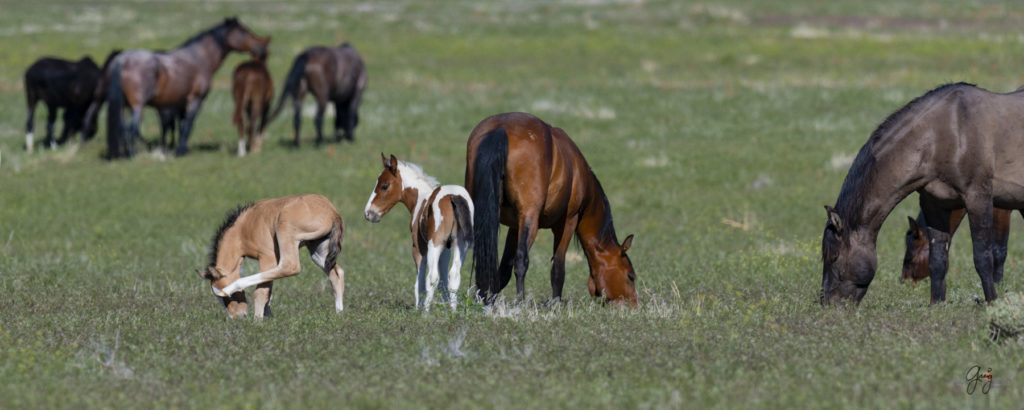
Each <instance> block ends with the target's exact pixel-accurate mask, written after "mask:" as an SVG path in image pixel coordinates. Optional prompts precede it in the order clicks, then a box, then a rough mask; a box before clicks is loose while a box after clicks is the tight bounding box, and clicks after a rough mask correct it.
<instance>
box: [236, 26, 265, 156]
mask: <svg viewBox="0 0 1024 410" xmlns="http://www.w3.org/2000/svg"><path fill="white" fill-rule="evenodd" d="M267 38H269V37H267ZM267 56H268V55H267V54H266V53H264V54H263V55H262V56H260V57H255V58H253V59H252V60H250V61H246V62H244V63H242V64H239V65H238V67H235V72H234V73H233V74H232V78H233V80H232V82H231V93H232V95H233V96H234V97H235V114H234V115H233V116H232V117H231V121H232V122H233V123H234V124H235V126H236V127H238V156H240V157H243V156H245V147H246V142H245V137H246V136H248V145H249V150H250V151H252V153H253V154H258V153H259V152H260V147H261V146H262V145H263V129H264V128H266V126H267V113H268V112H269V111H270V104H271V102H272V101H273V100H274V80H273V79H272V78H270V71H269V70H267V62H266V61H267ZM257 119H259V126H257V125H256V120H257Z"/></svg>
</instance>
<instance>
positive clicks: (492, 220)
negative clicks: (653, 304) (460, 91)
mask: <svg viewBox="0 0 1024 410" xmlns="http://www.w3.org/2000/svg"><path fill="white" fill-rule="evenodd" d="M466 189H467V190H469V192H470V194H471V196H472V198H473V202H474V205H475V206H476V216H475V218H474V219H473V229H474V232H475V235H474V238H473V243H474V250H473V266H474V269H475V273H476V286H477V291H478V292H479V293H480V296H481V297H483V298H484V301H485V303H491V302H493V300H494V298H495V297H496V296H497V295H498V293H499V292H501V290H502V289H504V288H505V286H506V285H507V284H508V282H509V280H510V278H511V272H512V269H513V267H514V268H515V273H516V293H517V295H518V297H519V299H520V300H522V299H523V298H524V296H525V288H524V285H525V282H524V280H525V277H526V270H527V267H528V266H529V260H530V258H529V255H528V253H529V251H530V247H531V246H532V245H533V241H534V239H535V238H536V236H537V230H538V229H540V228H545V229H551V232H552V233H553V234H554V239H555V240H554V245H555V250H554V256H553V257H552V265H551V295H552V301H557V300H559V299H560V298H561V296H562V285H563V283H564V281H565V252H566V250H567V249H568V247H569V243H570V241H571V239H572V236H573V232H575V233H576V236H577V237H578V238H579V241H580V244H581V245H582V246H583V253H584V255H585V256H586V258H587V263H588V265H589V267H590V277H589V281H588V288H589V290H590V294H591V295H592V296H594V297H604V298H605V299H606V300H609V301H612V302H613V303H623V302H627V303H629V304H630V305H631V306H634V307H635V306H637V295H636V288H635V284H634V282H635V280H636V273H635V272H634V270H633V263H632V262H631V261H630V259H629V256H627V255H626V251H627V250H629V248H630V246H631V245H632V243H633V235H629V236H627V237H626V240H624V241H622V244H621V245H620V244H619V240H618V238H617V237H616V235H615V226H614V225H613V223H612V210H611V206H610V205H609V204H608V198H607V196H605V193H604V189H602V188H601V183H600V182H598V180H597V177H596V176H595V175H594V173H593V171H591V169H590V165H588V164H587V160H586V159H584V158H583V154H582V153H580V150H579V148H577V147H576V144H574V143H573V142H572V140H571V139H569V136H568V135H566V133H565V131H562V130H561V129H560V128H555V127H552V126H550V125H548V124H547V123H545V122H544V121H541V120H540V119H539V118H537V117H534V116H533V115H530V114H526V113H506V114H498V115H494V116H491V117H488V118H486V119H484V120H483V121H481V122H480V124H479V125H477V126H476V128H474V129H473V132H472V133H471V134H470V136H469V142H468V143H467V144H466ZM499 221H500V222H501V223H502V224H504V225H507V226H508V227H509V230H508V235H507V236H506V239H505V250H504V253H503V254H502V257H501V263H500V265H499V264H498V261H497V248H498V223H499Z"/></svg>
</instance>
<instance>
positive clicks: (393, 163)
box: [391, 154, 398, 171]
mask: <svg viewBox="0 0 1024 410" xmlns="http://www.w3.org/2000/svg"><path fill="white" fill-rule="evenodd" d="M397 169H398V158H395V154H391V170H392V171H394V170H397Z"/></svg>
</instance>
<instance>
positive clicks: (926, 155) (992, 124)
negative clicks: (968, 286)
mask: <svg viewBox="0 0 1024 410" xmlns="http://www.w3.org/2000/svg"><path fill="white" fill-rule="evenodd" d="M1022 156H1024V92H1013V93H1008V94H997V93H992V92H990V91H987V90H984V89H981V88H978V87H975V86H974V85H972V84H965V83H958V84H947V85H943V86H941V87H938V88H936V89H934V90H931V91H929V92H928V93H926V94H925V95H923V96H921V97H918V98H916V99H914V100H913V101H911V102H910V103H908V104H907V105H905V106H904V107H903V108H901V109H899V110H898V111H896V112H895V113H893V114H892V115H890V116H889V117H888V118H886V120H885V121H884V122H883V123H882V124H881V125H879V126H878V128H877V129H876V130H875V131H874V132H873V133H872V134H871V137H870V138H869V139H868V142H867V143H866V144H864V146H863V147H862V148H861V150H860V152H859V153H858V154H857V157H856V158H855V159H854V162H853V164H852V165H851V166H850V172H849V173H848V174H847V176H846V179H845V181H844V182H843V186H842V189H841V190H840V192H839V198H838V199H837V201H836V205H835V208H833V207H830V206H826V207H825V208H826V211H827V214H828V221H827V223H826V225H825V231H824V233H823V234H822V244H821V250H822V260H823V267H822V282H821V302H822V303H825V304H828V303H831V302H839V301H842V300H853V301H855V302H858V303H859V302H860V300H861V299H862V298H863V297H864V295H865V293H867V289H868V285H870V284H871V280H872V279H873V278H874V275H875V268H876V266H877V255H876V253H875V242H876V240H877V238H878V230H879V228H880V227H881V226H882V222H883V221H884V220H885V218H886V216H888V215H889V213H890V212H891V211H892V209H893V208H894V207H895V206H896V204H898V203H899V202H900V201H901V200H903V198H906V197H907V196H908V195H910V193H911V192H914V191H917V192H918V193H919V194H920V195H919V199H920V205H921V210H922V212H924V214H925V218H926V219H927V220H928V221H929V226H928V228H927V229H928V230H929V236H930V238H931V242H930V243H929V247H930V252H929V268H930V270H931V273H930V277H931V300H932V303H936V302H941V301H944V300H945V298H946V285H945V273H946V267H947V260H946V256H947V254H946V250H947V249H948V244H949V238H950V235H951V227H950V223H949V221H950V213H951V212H952V211H954V210H956V209H960V208H966V210H967V217H968V220H969V223H970V227H971V239H972V244H973V248H974V266H975V269H976V270H977V271H978V276H979V277H980V278H981V286H982V290H983V291H984V294H985V300H986V301H989V302H991V301H993V300H995V299H996V297H997V296H996V290H995V286H994V278H993V267H994V257H993V252H992V246H991V243H992V238H993V235H992V229H993V228H992V215H993V207H999V208H1005V209H1018V208H1021V207H1024V162H1022V161H1019V160H1018V159H1019V158H1021V157H1022ZM933 221H934V222H933Z"/></svg>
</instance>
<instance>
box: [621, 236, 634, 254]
mask: <svg viewBox="0 0 1024 410" xmlns="http://www.w3.org/2000/svg"><path fill="white" fill-rule="evenodd" d="M631 246H633V234H629V236H627V237H626V240H624V241H622V245H621V248H622V254H623V255H625V254H626V251H628V250H629V248H630V247H631Z"/></svg>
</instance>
